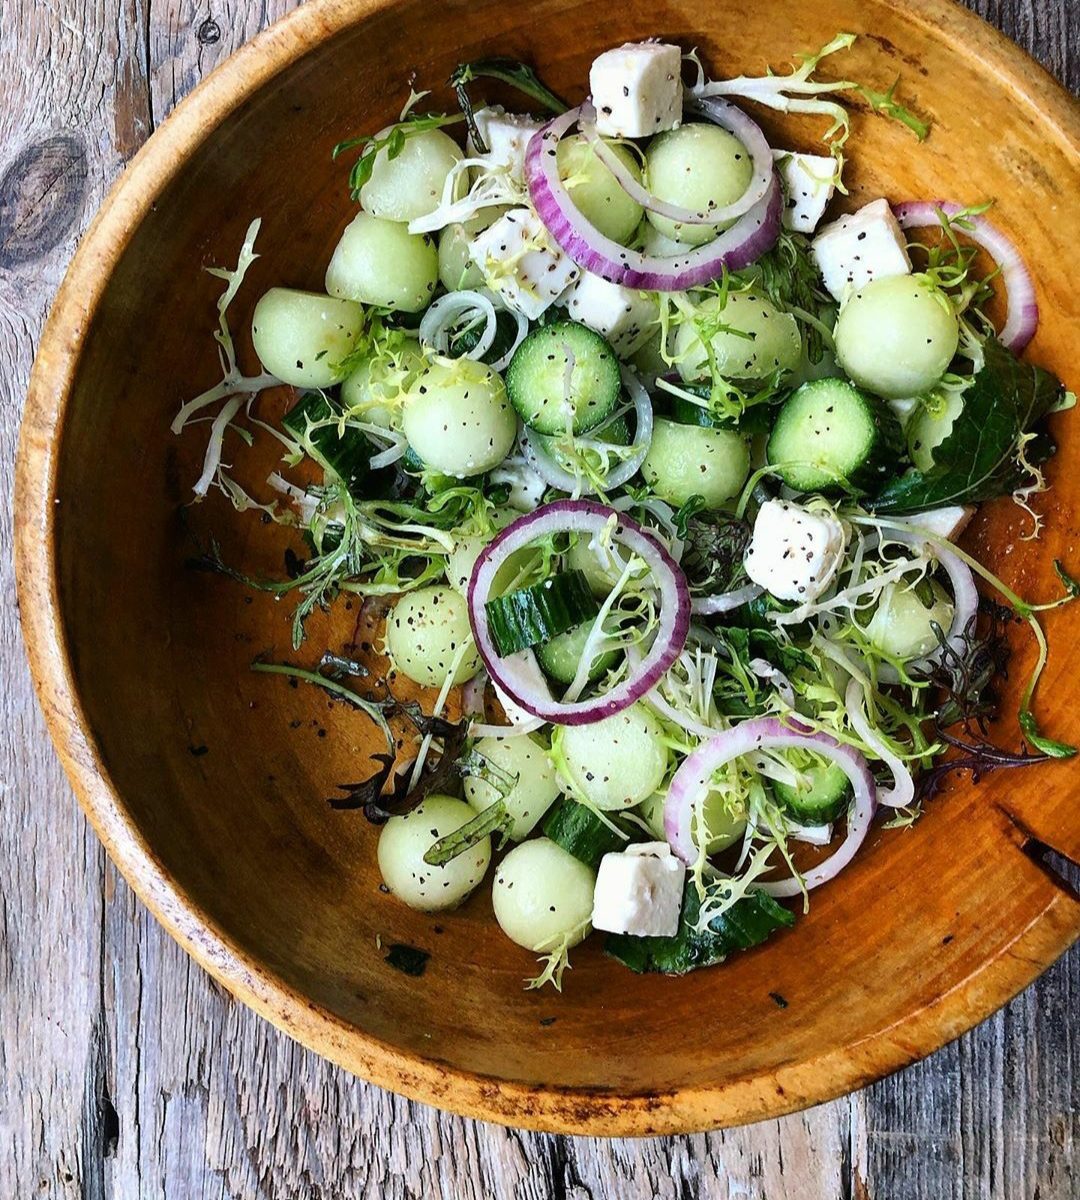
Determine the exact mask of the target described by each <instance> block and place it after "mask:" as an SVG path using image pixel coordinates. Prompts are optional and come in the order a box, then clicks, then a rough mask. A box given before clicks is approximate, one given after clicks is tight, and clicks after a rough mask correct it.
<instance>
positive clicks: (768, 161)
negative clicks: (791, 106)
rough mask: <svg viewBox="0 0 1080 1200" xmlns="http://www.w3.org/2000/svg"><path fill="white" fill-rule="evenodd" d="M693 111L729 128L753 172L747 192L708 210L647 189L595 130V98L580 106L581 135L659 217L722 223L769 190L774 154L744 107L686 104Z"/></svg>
mask: <svg viewBox="0 0 1080 1200" xmlns="http://www.w3.org/2000/svg"><path fill="white" fill-rule="evenodd" d="M687 108H688V109H689V110H690V111H691V112H696V113H699V114H700V115H701V116H704V117H708V118H709V119H710V120H711V121H712V122H713V124H714V125H719V126H720V128H721V129H726V130H727V131H728V133H731V134H733V135H734V136H735V137H737V138H738V139H739V141H740V142H741V143H742V144H743V146H745V147H746V151H747V153H748V154H749V155H750V160H751V166H752V167H753V172H754V173H753V175H752V176H751V177H750V183H749V184H748V185H747V188H746V191H745V192H743V194H742V195H741V196H740V197H739V199H738V200H736V201H734V202H733V203H732V204H725V205H723V207H721V208H710V209H708V210H707V211H705V212H695V211H694V210H693V209H690V208H683V207H681V205H678V204H669V203H668V202H667V201H666V200H660V199H658V198H657V197H656V196H654V195H653V194H652V193H651V192H650V191H649V189H648V188H646V187H642V185H641V184H640V183H638V181H637V180H636V179H635V178H634V177H633V175H632V174H631V173H630V172H629V171H628V170H627V167H626V164H625V163H624V162H623V160H622V159H621V158H620V157H619V156H618V155H617V154H616V153H615V152H614V151H613V150H612V149H611V147H610V146H609V145H608V144H607V142H605V141H604V139H603V138H602V137H601V136H600V134H599V133H597V130H596V109H595V108H593V105H592V101H591V100H586V101H585V103H584V104H583V105H582V106H581V116H580V117H579V119H578V128H579V129H580V130H581V135H582V137H584V139H585V140H586V141H587V142H588V143H589V145H590V146H592V148H593V151H594V152H595V154H596V157H597V158H598V159H599V160H600V161H601V162H602V163H603V164H604V166H605V167H607V169H608V170H609V171H610V172H611V173H612V175H614V176H615V181H616V183H618V185H619V187H621V188H622V190H623V191H624V192H625V193H626V194H627V195H628V196H629V197H630V198H631V200H635V201H636V202H637V203H638V204H639V205H641V207H642V208H643V209H645V211H646V212H651V213H655V214H656V215H657V216H658V217H666V218H667V219H668V220H669V221H674V222H675V223H676V224H678V225H719V224H721V223H722V222H725V221H734V220H735V219H736V218H737V217H741V216H742V215H743V214H744V213H746V212H749V211H750V209H751V208H753V207H754V205H755V204H757V202H758V201H759V200H760V199H761V198H762V197H763V196H764V195H765V193H766V192H767V191H768V190H769V184H770V183H771V182H772V177H773V156H772V150H770V149H769V143H768V142H767V141H766V140H765V135H764V134H763V133H762V132H761V130H760V129H759V128H758V126H757V124H756V123H755V122H754V121H752V120H751V119H750V118H749V117H748V116H747V115H746V113H744V112H743V111H742V109H741V108H737V107H736V106H735V105H734V104H731V103H730V102H729V101H727V100H716V99H704V100H699V101H696V102H692V103H691V104H689V105H687Z"/></svg>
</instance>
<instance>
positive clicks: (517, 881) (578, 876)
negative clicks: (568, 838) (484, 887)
mask: <svg viewBox="0 0 1080 1200" xmlns="http://www.w3.org/2000/svg"><path fill="white" fill-rule="evenodd" d="M595 887H596V874H595V872H594V871H593V870H592V869H591V868H590V867H587V866H586V865H585V864H584V863H583V862H581V861H580V860H579V859H576V858H574V856H573V855H572V854H568V853H567V852H566V851H565V850H564V849H563V848H562V847H561V846H557V845H556V844H555V843H554V842H553V841H551V840H550V839H548V838H536V839H535V840H534V841H531V842H522V843H521V845H520V846H515V847H514V849H513V850H511V851H510V853H509V854H508V855H507V856H506V857H505V858H504V859H503V860H502V862H501V863H500V864H499V867H498V869H497V870H496V872H495V883H494V885H493V886H492V889H491V903H492V907H493V908H494V909H495V919H496V920H497V921H498V922H499V925H500V926H501V927H502V931H503V933H505V934H506V936H507V937H508V938H510V940H511V941H513V942H517V944H518V945H519V946H524V947H525V949H526V950H532V951H534V952H536V953H538V954H542V953H545V952H550V951H552V950H555V949H556V948H557V947H558V946H559V945H560V944H562V942H563V941H564V939H565V943H566V946H567V948H568V949H569V948H570V947H572V946H576V945H577V944H578V943H579V942H580V941H582V940H583V939H584V938H585V936H586V934H587V933H588V932H589V921H590V920H591V918H592V906H593V891H594V889H595Z"/></svg>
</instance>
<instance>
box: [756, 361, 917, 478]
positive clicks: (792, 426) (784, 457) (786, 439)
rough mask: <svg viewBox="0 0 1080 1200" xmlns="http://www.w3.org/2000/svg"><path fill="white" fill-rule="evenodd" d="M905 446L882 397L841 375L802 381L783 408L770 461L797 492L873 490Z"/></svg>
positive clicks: (891, 471) (770, 448) (772, 438)
mask: <svg viewBox="0 0 1080 1200" xmlns="http://www.w3.org/2000/svg"><path fill="white" fill-rule="evenodd" d="M903 448H904V437H903V433H902V431H901V429H900V423H899V421H897V419H896V417H895V416H894V415H893V413H892V412H891V410H890V409H889V407H888V406H887V405H886V404H885V402H884V401H883V400H879V399H877V398H875V397H873V396H868V395H867V394H866V393H865V392H861V391H859V389H858V388H857V387H855V386H854V385H853V384H850V383H846V382H845V381H844V380H842V379H816V380H814V381H813V382H812V383H804V384H803V385H802V387H800V388H799V389H798V390H797V391H796V392H795V393H794V394H793V395H792V396H791V398H790V399H789V400H788V401H787V402H786V403H785V405H784V407H783V408H782V409H781V410H780V415H779V416H778V417H777V418H776V424H775V425H774V426H773V431H772V435H771V436H770V438H769V446H768V459H769V462H770V463H771V464H772V465H773V466H775V467H777V468H778V470H779V473H780V477H781V479H783V481H784V482H785V483H786V484H787V485H788V487H791V488H794V489H795V490H796V491H797V492H833V493H835V492H843V491H849V490H850V491H856V492H873V491H876V490H877V488H878V487H879V486H880V484H881V483H882V481H883V480H884V479H885V478H886V477H887V476H889V475H891V474H894V473H895V471H896V467H897V460H898V458H899V456H900V455H901V454H902V452H903Z"/></svg>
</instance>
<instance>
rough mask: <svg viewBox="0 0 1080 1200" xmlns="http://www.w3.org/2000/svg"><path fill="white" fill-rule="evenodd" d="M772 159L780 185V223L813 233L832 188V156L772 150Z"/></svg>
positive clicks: (833, 189)
mask: <svg viewBox="0 0 1080 1200" xmlns="http://www.w3.org/2000/svg"><path fill="white" fill-rule="evenodd" d="M773 159H774V160H775V162H776V169H777V170H778V171H779V172H780V181H781V183H783V185H784V212H783V222H784V225H785V226H786V227H787V228H788V229H794V230H796V231H797V232H798V233H813V232H814V230H815V229H816V228H817V225H818V222H819V221H820V220H821V218H822V217H823V216H824V215H825V209H826V207H827V205H828V203H829V201H830V200H831V199H832V198H833V192H835V191H836V159H835V158H831V157H830V158H826V157H825V156H824V155H821V154H796V153H795V152H794V151H793V150H774V151H773Z"/></svg>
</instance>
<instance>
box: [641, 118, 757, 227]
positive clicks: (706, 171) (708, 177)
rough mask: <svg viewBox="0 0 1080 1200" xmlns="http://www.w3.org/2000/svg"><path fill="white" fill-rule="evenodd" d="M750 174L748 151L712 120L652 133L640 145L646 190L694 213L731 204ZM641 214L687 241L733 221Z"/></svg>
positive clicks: (745, 187)
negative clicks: (644, 146)
mask: <svg viewBox="0 0 1080 1200" xmlns="http://www.w3.org/2000/svg"><path fill="white" fill-rule="evenodd" d="M753 174H754V167H753V163H752V161H751V158H750V152H749V151H748V150H747V149H746V147H745V146H744V145H743V144H742V142H740V141H739V139H738V138H737V137H735V135H734V134H732V133H728V131H727V130H726V129H721V128H720V127H719V126H717V125H706V124H702V123H700V122H696V121H690V122H688V123H687V124H685V125H680V126H679V128H678V129H672V130H671V131H669V132H668V133H662V134H660V135H659V136H658V137H655V138H653V140H652V141H651V142H650V143H649V148H648V149H647V150H646V151H645V178H646V181H647V187H648V189H649V191H650V192H651V193H652V194H653V195H654V196H656V197H657V198H658V199H660V200H666V201H667V202H668V203H669V204H678V205H679V206H680V207H681V208H687V209H690V210H691V211H692V212H695V213H696V212H708V211H709V209H710V208H726V207H727V205H729V204H734V203H735V201H736V200H738V199H739V197H740V196H742V195H743V194H744V193H745V192H746V189H747V188H748V187H749V186H750V180H751V179H752V178H753ZM646 216H647V217H648V219H649V221H650V222H651V223H652V224H653V225H654V226H655V227H656V229H657V230H658V231H659V232H660V233H662V234H663V235H664V237H666V238H670V239H671V240H672V241H677V242H683V243H685V244H687V245H691V246H701V245H703V244H704V243H705V242H711V241H712V240H713V238H715V237H716V235H717V234H718V233H720V232H722V231H723V230H724V229H727V228H728V226H730V225H731V224H733V222H732V221H724V222H719V223H718V224H716V225H689V224H682V223H680V222H676V221H672V220H669V219H668V218H667V217H661V216H657V214H656V213H652V212H650V213H647V214H646Z"/></svg>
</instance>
